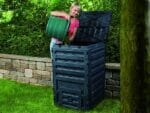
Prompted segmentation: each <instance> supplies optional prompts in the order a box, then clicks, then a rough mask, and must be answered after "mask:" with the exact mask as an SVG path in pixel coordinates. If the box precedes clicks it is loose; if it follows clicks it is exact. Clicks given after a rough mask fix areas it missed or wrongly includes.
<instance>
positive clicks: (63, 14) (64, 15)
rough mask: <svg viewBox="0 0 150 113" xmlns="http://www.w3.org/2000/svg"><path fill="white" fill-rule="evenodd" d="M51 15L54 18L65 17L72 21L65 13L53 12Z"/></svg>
mask: <svg viewBox="0 0 150 113" xmlns="http://www.w3.org/2000/svg"><path fill="white" fill-rule="evenodd" d="M50 14H51V15H53V16H62V17H65V18H66V19H68V20H69V19H70V16H69V14H67V13H66V12H64V11H52V12H51V13H50Z"/></svg>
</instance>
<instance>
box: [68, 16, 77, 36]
mask: <svg viewBox="0 0 150 113" xmlns="http://www.w3.org/2000/svg"><path fill="white" fill-rule="evenodd" d="M78 27H79V20H78V19H71V21H70V26H69V29H68V36H69V37H71V36H72V35H73V31H74V29H75V28H78Z"/></svg>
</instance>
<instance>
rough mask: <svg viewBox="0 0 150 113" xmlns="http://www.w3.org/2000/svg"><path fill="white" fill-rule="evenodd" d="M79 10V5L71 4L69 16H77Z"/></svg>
mask: <svg viewBox="0 0 150 113" xmlns="http://www.w3.org/2000/svg"><path fill="white" fill-rule="evenodd" d="M79 11H80V7H79V6H72V7H71V8H70V16H72V17H77V16H78V14H79Z"/></svg>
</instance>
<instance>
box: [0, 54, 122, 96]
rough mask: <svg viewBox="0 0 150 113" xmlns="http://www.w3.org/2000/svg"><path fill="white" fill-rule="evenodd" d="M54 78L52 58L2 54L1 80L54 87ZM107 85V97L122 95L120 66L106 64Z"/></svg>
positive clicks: (0, 65) (0, 57)
mask: <svg viewBox="0 0 150 113" xmlns="http://www.w3.org/2000/svg"><path fill="white" fill-rule="evenodd" d="M52 77H53V76H52V64H51V59H50V58H39V57H29V56H21V55H9V54H0V78H4V79H11V80H15V81H18V82H23V83H29V84H34V85H48V86H52ZM105 83H106V84H105V93H106V96H108V97H118V96H119V95H120V93H119V92H120V64H117V63H106V81H105Z"/></svg>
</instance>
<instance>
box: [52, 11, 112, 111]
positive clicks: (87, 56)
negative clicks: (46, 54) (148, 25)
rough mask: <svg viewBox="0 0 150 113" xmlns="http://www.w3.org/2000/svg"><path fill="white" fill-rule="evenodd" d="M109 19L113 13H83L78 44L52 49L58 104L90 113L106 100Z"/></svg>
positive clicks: (57, 46) (58, 46) (77, 39)
mask: <svg viewBox="0 0 150 113" xmlns="http://www.w3.org/2000/svg"><path fill="white" fill-rule="evenodd" d="M110 19H111V12H105V11H98V12H97V11H96V12H95V11H94V12H82V13H81V16H80V17H79V21H80V27H79V29H78V32H77V35H76V38H75V41H74V42H73V43H72V44H71V45H55V46H54V48H53V49H52V53H53V54H52V55H53V60H52V64H53V83H54V84H53V85H54V102H55V104H57V105H63V106H66V107H69V108H75V109H82V110H87V109H90V108H92V107H93V106H94V105H96V104H97V103H99V102H100V101H101V100H102V99H103V97H104V85H105V40H106V37H107V34H108V27H109V23H110Z"/></svg>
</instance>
